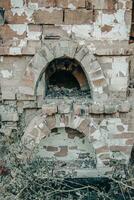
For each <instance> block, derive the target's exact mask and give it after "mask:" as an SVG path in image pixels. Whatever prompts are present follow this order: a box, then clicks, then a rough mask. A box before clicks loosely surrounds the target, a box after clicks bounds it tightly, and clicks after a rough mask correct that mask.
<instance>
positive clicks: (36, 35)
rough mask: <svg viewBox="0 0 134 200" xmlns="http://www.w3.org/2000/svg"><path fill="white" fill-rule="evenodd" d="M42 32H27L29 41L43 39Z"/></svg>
mask: <svg viewBox="0 0 134 200" xmlns="http://www.w3.org/2000/svg"><path fill="white" fill-rule="evenodd" d="M41 34H42V32H37V31H36V32H35V31H28V32H27V39H28V40H39V39H40V37H41Z"/></svg>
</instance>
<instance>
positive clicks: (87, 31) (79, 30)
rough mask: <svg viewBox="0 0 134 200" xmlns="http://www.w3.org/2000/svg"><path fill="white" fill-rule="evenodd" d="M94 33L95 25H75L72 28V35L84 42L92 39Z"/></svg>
mask: <svg viewBox="0 0 134 200" xmlns="http://www.w3.org/2000/svg"><path fill="white" fill-rule="evenodd" d="M92 32H93V25H74V26H72V33H74V35H75V37H78V38H82V39H84V40H86V39H91V38H92Z"/></svg>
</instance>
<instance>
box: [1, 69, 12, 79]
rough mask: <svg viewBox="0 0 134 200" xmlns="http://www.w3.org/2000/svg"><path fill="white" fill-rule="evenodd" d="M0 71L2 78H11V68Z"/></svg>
mask: <svg viewBox="0 0 134 200" xmlns="http://www.w3.org/2000/svg"><path fill="white" fill-rule="evenodd" d="M0 73H1V75H2V77H3V78H11V77H12V76H13V71H11V70H1V71H0Z"/></svg>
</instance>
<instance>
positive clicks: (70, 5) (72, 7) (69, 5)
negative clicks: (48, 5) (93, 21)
mask: <svg viewBox="0 0 134 200" xmlns="http://www.w3.org/2000/svg"><path fill="white" fill-rule="evenodd" d="M68 8H69V9H70V10H76V7H75V6H74V5H73V4H72V3H70V4H68Z"/></svg>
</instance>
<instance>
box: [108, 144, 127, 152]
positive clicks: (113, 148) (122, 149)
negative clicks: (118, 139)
mask: <svg viewBox="0 0 134 200" xmlns="http://www.w3.org/2000/svg"><path fill="white" fill-rule="evenodd" d="M110 151H113V152H114V151H115V152H116V151H119V152H124V153H129V152H130V147H129V146H110Z"/></svg>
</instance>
